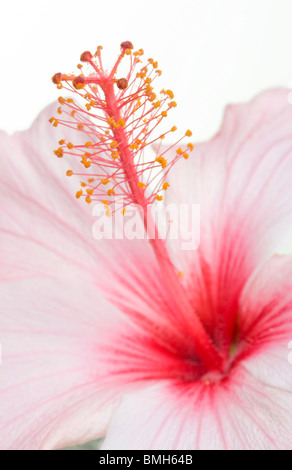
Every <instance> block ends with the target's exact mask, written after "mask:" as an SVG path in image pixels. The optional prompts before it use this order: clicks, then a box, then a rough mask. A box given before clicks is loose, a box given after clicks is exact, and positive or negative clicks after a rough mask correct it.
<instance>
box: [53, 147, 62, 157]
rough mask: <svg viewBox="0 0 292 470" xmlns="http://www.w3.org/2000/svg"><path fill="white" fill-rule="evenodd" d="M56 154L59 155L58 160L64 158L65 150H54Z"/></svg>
mask: <svg viewBox="0 0 292 470" xmlns="http://www.w3.org/2000/svg"><path fill="white" fill-rule="evenodd" d="M54 154H55V155H57V157H58V158H62V157H63V155H64V152H63V149H62V148H61V147H59V148H58V149H57V150H54Z"/></svg>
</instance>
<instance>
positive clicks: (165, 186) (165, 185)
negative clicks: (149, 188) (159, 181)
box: [162, 181, 169, 191]
mask: <svg viewBox="0 0 292 470" xmlns="http://www.w3.org/2000/svg"><path fill="white" fill-rule="evenodd" d="M167 188H169V183H167V182H166V181H165V183H163V186H162V189H163V190H164V191H166V190H167Z"/></svg>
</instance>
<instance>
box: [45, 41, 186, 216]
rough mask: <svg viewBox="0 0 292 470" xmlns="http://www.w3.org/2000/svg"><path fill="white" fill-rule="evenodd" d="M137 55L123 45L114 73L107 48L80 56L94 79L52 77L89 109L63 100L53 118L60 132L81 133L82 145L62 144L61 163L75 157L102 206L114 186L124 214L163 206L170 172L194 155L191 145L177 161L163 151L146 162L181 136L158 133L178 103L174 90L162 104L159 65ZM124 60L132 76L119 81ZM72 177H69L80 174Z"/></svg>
mask: <svg viewBox="0 0 292 470" xmlns="http://www.w3.org/2000/svg"><path fill="white" fill-rule="evenodd" d="M133 49H134V46H133V44H132V43H131V42H130V41H124V42H122V44H121V53H120V55H119V56H118V59H117V61H116V63H115V65H114V67H113V69H112V70H111V71H110V72H106V71H105V70H104V68H103V65H102V59H101V51H102V47H101V46H98V48H97V51H96V52H95V54H94V55H93V54H92V53H91V52H90V51H85V52H83V53H82V54H81V56H80V61H81V62H82V63H86V64H88V66H90V67H92V73H89V74H88V76H85V75H84V74H83V73H82V74H77V75H74V74H70V75H68V74H62V73H60V72H59V73H56V74H55V75H54V76H53V77H52V81H53V83H54V84H56V85H57V86H58V87H60V86H62V87H63V89H64V90H66V91H69V92H73V93H74V94H75V95H76V96H77V98H79V99H82V100H83V104H79V101H77V100H75V99H72V98H67V99H65V98H63V97H62V96H60V97H59V98H58V101H59V103H60V105H61V106H60V108H59V109H58V119H56V118H55V117H52V118H51V119H50V122H51V123H52V125H53V126H55V127H57V126H58V125H59V124H62V125H65V126H67V127H70V128H73V129H76V130H78V131H79V132H80V141H79V142H78V141H76V142H66V141H65V139H62V140H60V141H59V145H60V147H59V148H58V149H57V150H55V152H54V153H55V155H56V156H57V157H59V158H61V157H63V156H68V155H70V156H71V157H72V158H74V159H75V160H76V159H77V160H79V161H80V163H81V165H83V167H84V168H85V170H87V171H88V176H89V177H92V178H93V181H92V182H91V183H89V186H90V190H91V194H90V196H91V200H92V201H102V200H104V198H105V197H106V196H109V190H108V189H106V188H104V186H105V184H104V183H103V181H112V183H113V187H114V189H112V191H110V195H111V196H113V195H115V198H114V199H113V198H112V200H110V201H109V202H108V205H112V204H114V203H121V204H122V208H123V207H124V208H125V207H127V206H128V205H130V204H132V203H134V204H141V205H143V206H145V205H147V204H151V203H153V202H154V201H155V200H161V199H162V198H163V196H162V194H161V192H162V191H165V190H166V189H167V187H168V186H167V185H165V181H166V177H167V174H168V172H169V171H170V169H171V168H172V167H173V165H174V164H175V163H176V161H178V160H179V159H180V158H185V159H187V158H188V156H189V155H188V153H187V151H188V152H189V151H191V150H192V149H193V145H192V144H191V143H189V144H187V145H186V146H185V147H180V148H179V149H178V150H177V157H176V158H175V159H173V158H171V159H167V156H166V154H167V152H164V153H163V154H159V150H158V151H157V154H156V156H155V158H154V159H153V160H152V161H149V159H146V155H145V149H146V148H147V147H148V146H150V145H152V144H153V143H156V142H157V143H160V142H161V141H162V140H163V139H165V137H166V136H167V134H168V133H170V132H175V131H176V130H177V127H176V126H172V127H170V129H169V130H168V131H166V132H164V133H163V134H162V135H161V134H160V133H159V131H158V126H159V124H160V123H161V122H162V120H163V119H165V118H167V117H168V115H169V112H170V111H171V109H173V108H175V107H176V106H177V104H176V102H175V101H173V98H174V93H173V92H172V90H169V89H166V90H165V89H163V90H161V92H160V97H159V98H158V94H157V93H155V92H154V88H153V82H154V81H155V80H156V79H157V77H159V76H160V75H161V71H160V70H158V63H157V61H155V60H154V59H152V58H151V59H149V60H148V62H147V63H146V64H142V56H143V54H144V51H143V50H142V49H139V50H137V51H134V50H133ZM123 60H128V73H127V74H126V75H125V76H124V77H121V78H116V77H115V76H116V74H117V71H118V68H119V66H120V63H121V62H122V61H123ZM79 70H80V67H79ZM114 86H115V87H116V88H114ZM115 90H116V91H115ZM190 136H191V132H190V131H186V133H185V137H190ZM181 140H182V139H179V140H178V141H177V144H178V143H180V142H181ZM174 145H176V144H174ZM171 148H173V146H172V147H171ZM71 171H72V170H70V172H67V175H68V174H69V175H70V176H72V175H73V174H75V173H73V172H72V174H71ZM77 173H78V172H76V174H77ZM80 174H83V172H82V171H81V172H80ZM146 186H147V188H148V191H147V196H146V193H145V191H144V189H145V187H146ZM87 196H88V194H87V195H86V194H81V195H79V198H80V199H82V198H84V199H85V201H86V202H88V197H87ZM117 206H118V207H120V205H119V204H117Z"/></svg>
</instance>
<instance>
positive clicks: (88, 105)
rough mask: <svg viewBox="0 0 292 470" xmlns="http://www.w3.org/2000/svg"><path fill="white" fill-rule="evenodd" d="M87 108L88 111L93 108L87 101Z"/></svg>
mask: <svg viewBox="0 0 292 470" xmlns="http://www.w3.org/2000/svg"><path fill="white" fill-rule="evenodd" d="M85 108H86V109H87V111H90V110H91V106H90V104H89V103H86V105H85Z"/></svg>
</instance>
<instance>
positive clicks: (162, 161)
mask: <svg viewBox="0 0 292 470" xmlns="http://www.w3.org/2000/svg"><path fill="white" fill-rule="evenodd" d="M155 161H156V162H157V163H160V165H161V166H162V168H165V167H166V165H167V160H165V158H164V157H157V158H156V160H155Z"/></svg>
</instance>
